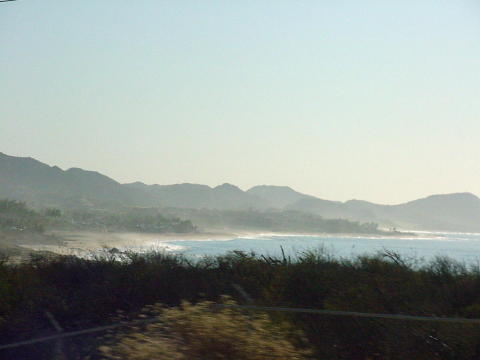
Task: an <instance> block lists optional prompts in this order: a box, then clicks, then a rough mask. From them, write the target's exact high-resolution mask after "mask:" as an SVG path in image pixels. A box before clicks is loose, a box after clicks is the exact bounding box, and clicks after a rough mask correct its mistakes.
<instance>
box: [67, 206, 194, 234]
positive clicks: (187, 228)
mask: <svg viewBox="0 0 480 360" xmlns="http://www.w3.org/2000/svg"><path fill="white" fill-rule="evenodd" d="M59 225H60V224H59ZM61 226H63V227H67V228H74V229H84V230H102V231H105V230H107V231H135V232H157V233H191V232H196V227H195V226H194V225H193V224H192V222H191V221H190V220H182V219H180V218H179V217H176V216H170V215H164V214H162V213H161V211H160V210H159V209H156V208H124V209H123V210H118V211H116V212H113V211H108V210H70V211H68V212H66V213H65V216H64V218H63V223H62V224H61Z"/></svg>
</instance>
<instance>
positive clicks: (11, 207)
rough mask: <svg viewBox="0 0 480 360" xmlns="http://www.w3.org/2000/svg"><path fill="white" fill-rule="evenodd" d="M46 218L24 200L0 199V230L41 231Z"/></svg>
mask: <svg viewBox="0 0 480 360" xmlns="http://www.w3.org/2000/svg"><path fill="white" fill-rule="evenodd" d="M46 223H47V220H46V219H45V218H44V217H43V216H42V215H40V214H38V213H37V212H35V211H34V210H31V209H29V208H28V207H27V206H26V204H25V203H24V202H20V201H15V200H8V199H4V200H0V230H7V231H15V232H17V231H27V232H43V231H44V228H45V225H46Z"/></svg>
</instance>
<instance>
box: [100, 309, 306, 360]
mask: <svg viewBox="0 0 480 360" xmlns="http://www.w3.org/2000/svg"><path fill="white" fill-rule="evenodd" d="M225 302H226V303H227V304H234V302H233V301H231V300H228V299H226V300H225ZM213 306H214V304H213V303H211V302H208V301H205V302H201V303H198V304H196V305H193V304H190V303H188V302H183V303H182V305H181V306H180V307H175V308H164V307H163V306H161V305H154V306H151V307H148V308H146V309H145V312H147V313H148V314H149V315H151V314H152V313H153V314H157V316H159V320H160V322H158V323H154V324H150V325H147V326H145V327H144V328H143V329H142V328H139V327H132V328H130V329H128V330H127V331H125V332H122V333H120V334H116V335H113V336H111V337H109V338H108V340H107V342H108V343H109V345H105V346H102V347H101V348H100V351H101V353H102V354H103V356H104V358H105V359H109V360H123V359H125V360H127V359H128V360H153V359H154V360H163V359H165V360H167V359H168V360H177V359H178V360H187V359H188V360H196V359H198V360H200V359H201V360H206V359H208V360H217V359H218V360H220V359H222V360H228V359H231V360H234V359H235V360H264V359H284V360H300V359H307V358H308V356H309V355H310V351H309V350H307V349H300V348H298V347H296V346H295V345H294V344H293V343H292V342H291V341H290V340H289V337H290V336H291V335H292V334H291V332H290V331H289V330H288V329H287V328H284V327H282V326H281V325H278V324H273V323H272V322H271V321H270V319H269V318H268V316H267V315H263V314H262V315H258V314H255V315H254V314H246V313H244V312H242V311H240V310H237V309H230V308H221V309H218V308H216V309H215V308H214V307H213ZM144 316H145V315H144ZM296 335H297V338H298V337H299V336H301V334H299V333H297V334H296Z"/></svg>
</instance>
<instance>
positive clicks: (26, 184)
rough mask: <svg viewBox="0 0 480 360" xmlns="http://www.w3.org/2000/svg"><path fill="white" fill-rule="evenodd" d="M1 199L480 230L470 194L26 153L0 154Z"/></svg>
mask: <svg viewBox="0 0 480 360" xmlns="http://www.w3.org/2000/svg"><path fill="white" fill-rule="evenodd" d="M0 198H10V199H16V200H22V201H26V202H27V203H28V204H30V205H32V206H35V207H60V208H75V207H92V208H102V207H115V206H150V207H171V208H191V209H218V210H246V209H252V210H260V211H261V210H267V209H270V210H294V211H301V212H307V213H313V214H316V215H320V216H322V217H324V218H343V219H349V220H355V221H361V222H376V223H378V224H380V225H381V226H384V227H397V228H401V229H411V230H436V231H465V232H480V199H479V198H478V197H477V196H475V195H473V194H471V193H456V194H445V195H431V196H428V197H426V198H423V199H418V200H413V201H410V202H407V203H404V204H398V205H379V204H374V203H371V202H368V201H363V200H349V201H346V202H340V201H330V200H323V199H319V198H317V197H314V196H311V195H306V194H302V193H299V192H297V191H295V190H293V189H292V188H290V187H287V186H270V185H259V186H254V187H252V188H251V189H249V190H247V191H243V190H241V189H240V188H238V187H237V186H235V185H232V184H222V185H219V186H217V187H214V188H212V187H210V186H207V185H200V184H189V183H184V184H174V185H146V184H144V183H141V182H134V183H130V184H120V183H119V182H117V181H115V180H113V179H111V178H109V177H107V176H105V175H103V174H101V173H98V172H95V171H86V170H83V169H79V168H71V169H68V170H62V169H60V168H59V167H57V166H49V165H47V164H44V163H42V162H40V161H38V160H35V159H33V158H28V157H15V156H9V155H6V154H3V153H0Z"/></svg>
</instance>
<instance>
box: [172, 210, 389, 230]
mask: <svg viewBox="0 0 480 360" xmlns="http://www.w3.org/2000/svg"><path fill="white" fill-rule="evenodd" d="M166 211H167V212H169V213H170V214H172V215H175V216H179V217H182V218H188V219H191V220H192V221H193V222H194V223H195V224H197V225H198V226H201V227H204V228H207V229H218V228H227V229H233V230H235V229H239V230H252V231H255V230H256V231H272V232H300V233H308V232H310V233H357V234H380V233H382V234H387V233H386V232H382V231H380V230H378V225H377V224H375V223H358V222H355V221H349V220H345V219H324V218H323V217H321V216H319V215H314V214H309V213H305V212H301V211H293V210H288V211H287V210H285V211H275V210H269V211H258V210H209V209H202V210H196V209H167V210H166Z"/></svg>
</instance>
